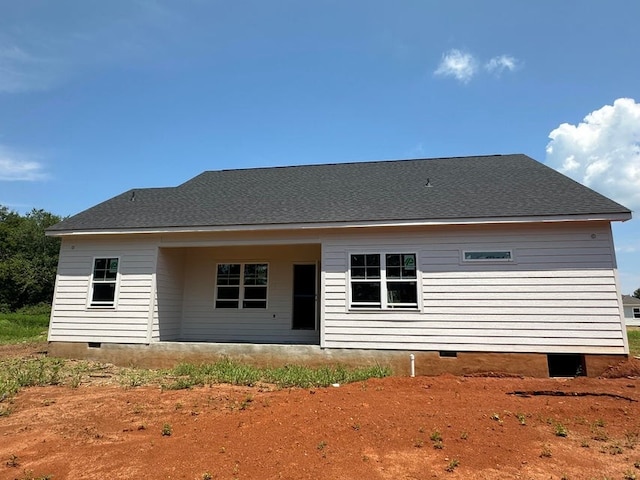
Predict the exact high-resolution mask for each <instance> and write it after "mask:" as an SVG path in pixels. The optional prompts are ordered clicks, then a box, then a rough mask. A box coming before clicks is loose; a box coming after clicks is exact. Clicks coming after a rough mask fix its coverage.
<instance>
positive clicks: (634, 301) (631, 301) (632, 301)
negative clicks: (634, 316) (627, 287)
mask: <svg viewBox="0 0 640 480" xmlns="http://www.w3.org/2000/svg"><path fill="white" fill-rule="evenodd" d="M622 304H623V305H639V306H640V298H636V297H632V296H631V295H622Z"/></svg>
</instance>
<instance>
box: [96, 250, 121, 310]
mask: <svg viewBox="0 0 640 480" xmlns="http://www.w3.org/2000/svg"><path fill="white" fill-rule="evenodd" d="M119 263H120V260H119V259H118V258H117V257H110V258H109V257H104V258H95V259H94V260H93V272H92V275H91V302H90V305H91V306H92V307H113V306H114V305H115V301H116V282H117V279H118V267H119Z"/></svg>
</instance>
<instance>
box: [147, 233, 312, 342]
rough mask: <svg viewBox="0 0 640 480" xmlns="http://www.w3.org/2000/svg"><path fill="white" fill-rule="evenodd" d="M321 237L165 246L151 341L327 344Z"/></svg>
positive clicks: (160, 253) (161, 252) (159, 265)
mask: <svg viewBox="0 0 640 480" xmlns="http://www.w3.org/2000/svg"><path fill="white" fill-rule="evenodd" d="M320 260H321V245H320V244H319V243H301V244H298V243H291V244H278V245H269V244H264V245H261V244H258V245H240V246H239V245H216V246H206V245H203V246H175V247H174V246H170V247H169V246H161V247H159V249H158V257H157V268H156V280H155V295H154V309H153V319H152V323H151V341H152V343H156V342H200V343H201V342H205V343H220V344H230V343H234V344H243V343H252V344H272V345H273V344H288V345H291V344H297V345H319V343H320V321H319V319H320V315H319V300H320Z"/></svg>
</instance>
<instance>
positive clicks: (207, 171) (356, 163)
mask: <svg viewBox="0 0 640 480" xmlns="http://www.w3.org/2000/svg"><path fill="white" fill-rule="evenodd" d="M513 156H526V155H525V154H523V153H506V154H505V153H493V154H487V155H464V156H459V155H458V156H454V157H422V158H396V159H386V160H363V161H357V160H353V161H349V162H330V163H302V164H298V165H274V166H264V167H242V168H223V169H220V170H205V171H204V172H202V173H200V174H199V175H197V176H196V177H194V178H197V177H199V176H201V175H203V174H205V173H215V172H238V171H247V170H274V169H285V168H305V167H334V166H339V165H368V164H369V165H370V164H374V163H400V162H421V161H431V160H454V159H460V160H464V159H470V158H487V157H513ZM192 180H193V179H192Z"/></svg>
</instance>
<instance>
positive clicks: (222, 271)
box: [216, 263, 268, 308]
mask: <svg viewBox="0 0 640 480" xmlns="http://www.w3.org/2000/svg"><path fill="white" fill-rule="evenodd" d="M267 280H268V265H267V264H266V263H244V264H243V263H219V264H218V271H217V274H216V308H267Z"/></svg>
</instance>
